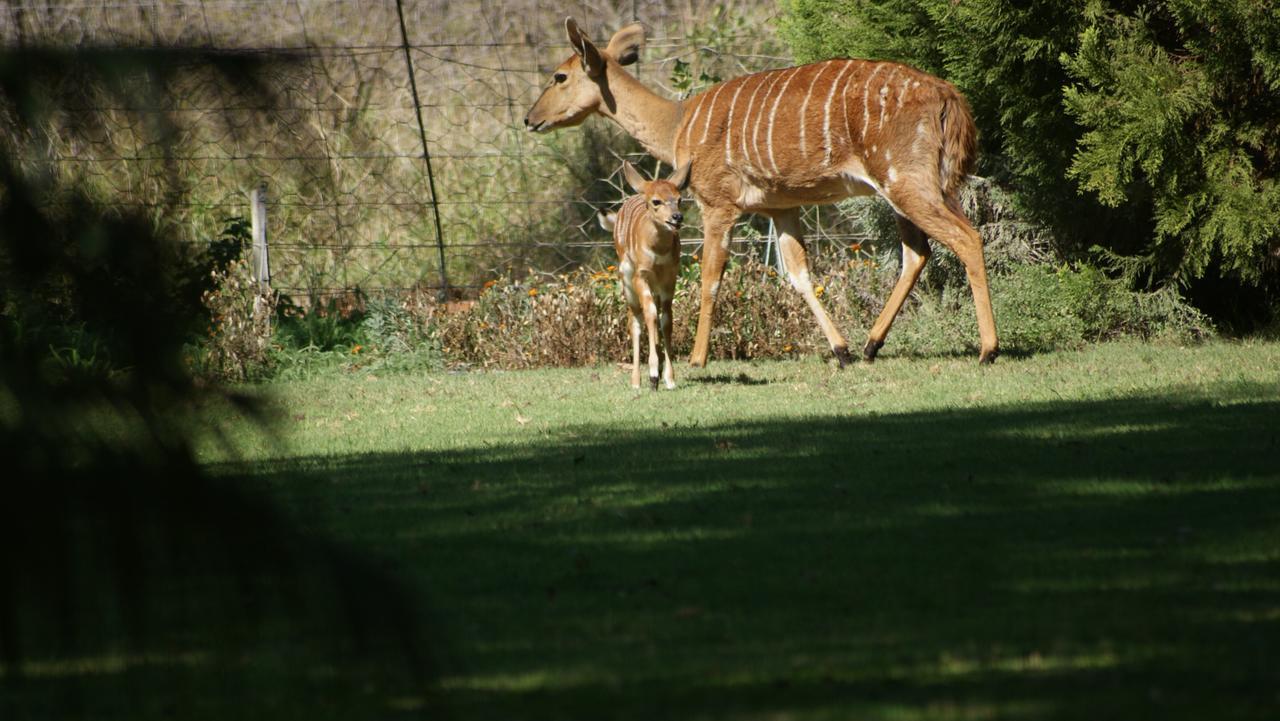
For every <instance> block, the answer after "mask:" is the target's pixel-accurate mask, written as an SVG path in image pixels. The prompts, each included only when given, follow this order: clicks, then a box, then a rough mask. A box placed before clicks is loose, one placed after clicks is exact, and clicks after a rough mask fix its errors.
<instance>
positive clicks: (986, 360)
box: [978, 348, 1000, 366]
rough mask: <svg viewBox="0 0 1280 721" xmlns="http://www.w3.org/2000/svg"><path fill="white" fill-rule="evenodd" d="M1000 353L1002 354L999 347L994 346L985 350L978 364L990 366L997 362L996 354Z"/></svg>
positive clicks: (979, 357)
mask: <svg viewBox="0 0 1280 721" xmlns="http://www.w3.org/2000/svg"><path fill="white" fill-rule="evenodd" d="M998 355H1000V349H999V348H992V349H991V350H989V351H983V353H982V354H981V355H979V356H978V365H984V366H989V365H991V364H992V363H995V362H996V356H998Z"/></svg>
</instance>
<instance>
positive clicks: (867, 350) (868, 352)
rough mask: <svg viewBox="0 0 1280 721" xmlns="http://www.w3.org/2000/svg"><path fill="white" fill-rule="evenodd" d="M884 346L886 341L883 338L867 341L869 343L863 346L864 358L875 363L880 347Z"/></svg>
mask: <svg viewBox="0 0 1280 721" xmlns="http://www.w3.org/2000/svg"><path fill="white" fill-rule="evenodd" d="M883 347H884V341H882V340H869V341H867V344H866V345H864V346H862V359H863V360H865V361H866V362H868V363H874V362H875V360H876V354H877V353H879V352H880V349H881V348H883Z"/></svg>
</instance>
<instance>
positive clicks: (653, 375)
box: [635, 273, 659, 390]
mask: <svg viewBox="0 0 1280 721" xmlns="http://www.w3.org/2000/svg"><path fill="white" fill-rule="evenodd" d="M635 284H636V295H637V296H639V297H640V308H641V309H642V311H643V312H644V327H645V331H646V332H647V333H648V334H649V387H651V388H653V389H654V390H657V388H658V374H659V369H658V306H657V304H656V303H655V302H654V297H653V291H652V290H651V289H650V287H649V279H648V278H647V277H645V276H644V275H642V274H640V273H637V274H636V280H635ZM637 367H638V366H637Z"/></svg>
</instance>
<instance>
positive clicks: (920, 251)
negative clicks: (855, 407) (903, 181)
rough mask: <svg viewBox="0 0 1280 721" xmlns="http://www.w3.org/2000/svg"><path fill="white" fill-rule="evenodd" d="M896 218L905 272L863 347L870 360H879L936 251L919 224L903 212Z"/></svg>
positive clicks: (863, 351)
mask: <svg viewBox="0 0 1280 721" xmlns="http://www.w3.org/2000/svg"><path fill="white" fill-rule="evenodd" d="M896 218H897V221H898V235H899V236H900V237H901V239H902V272H901V273H900V274H899V275H898V282H897V284H895V285H894V286H893V292H892V293H890V294H889V299H888V300H886V301H885V303H884V309H883V310H881V311H880V317H879V318H877V319H876V322H875V325H873V326H871V333H870V334H869V335H868V336H867V344H866V345H865V346H863V348H862V355H863V357H864V358H866V359H867V361H868V362H870V361H873V360H875V359H876V353H878V352H879V351H880V346H882V345H884V339H885V336H887V335H889V329H890V328H891V327H892V326H893V321H894V319H895V318H897V317H898V313H899V312H901V311H902V304H903V303H905V302H906V301H907V296H908V295H910V293H911V289H912V288H914V287H915V285H916V281H918V280H919V279H920V273H921V271H923V270H924V265H925V263H926V262H928V260H929V256H930V255H931V254H932V252H933V251H932V250H930V248H929V239H928V238H927V237H926V236H925V234H924V233H923V232H922V231H921V230H920V229H919V228H917V227H916V225H915V223H912V222H911V221H910V220H907V219H906V218H904V217H902V216H901V215H899V216H896Z"/></svg>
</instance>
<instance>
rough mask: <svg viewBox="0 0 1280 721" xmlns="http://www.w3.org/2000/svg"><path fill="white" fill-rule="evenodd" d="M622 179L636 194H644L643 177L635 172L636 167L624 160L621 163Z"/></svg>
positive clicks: (637, 171) (638, 172)
mask: <svg viewBox="0 0 1280 721" xmlns="http://www.w3.org/2000/svg"><path fill="white" fill-rule="evenodd" d="M622 177H624V178H626V179H627V185H630V186H631V189H632V190H634V191H636V192H637V193H643V192H644V182H645V181H644V176H643V175H641V174H640V171H639V170H636V166H634V165H632V164H631V163H628V162H627V161H625V160H624V161H622Z"/></svg>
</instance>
